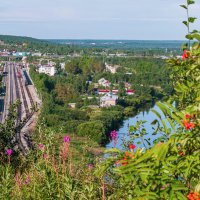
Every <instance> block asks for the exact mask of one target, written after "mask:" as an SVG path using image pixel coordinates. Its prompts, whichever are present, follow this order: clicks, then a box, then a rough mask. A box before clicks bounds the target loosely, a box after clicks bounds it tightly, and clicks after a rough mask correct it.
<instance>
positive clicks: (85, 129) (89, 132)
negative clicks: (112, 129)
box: [77, 121, 105, 142]
mask: <svg viewBox="0 0 200 200" xmlns="http://www.w3.org/2000/svg"><path fill="white" fill-rule="evenodd" d="M77 134H78V135H79V136H88V137H89V138H91V139H92V140H94V141H98V142H100V141H101V139H102V138H103V135H104V134H105V129H104V126H103V123H102V122H101V121H90V122H85V123H82V124H80V125H78V127H77Z"/></svg>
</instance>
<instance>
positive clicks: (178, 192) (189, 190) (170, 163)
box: [96, 1, 200, 200]
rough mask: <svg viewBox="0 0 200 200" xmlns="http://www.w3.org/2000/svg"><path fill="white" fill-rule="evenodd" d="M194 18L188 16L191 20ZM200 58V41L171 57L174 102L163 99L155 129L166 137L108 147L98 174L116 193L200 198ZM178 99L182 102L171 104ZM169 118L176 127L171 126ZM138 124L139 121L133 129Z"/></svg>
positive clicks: (119, 196)
mask: <svg viewBox="0 0 200 200" xmlns="http://www.w3.org/2000/svg"><path fill="white" fill-rule="evenodd" d="M192 3H193V1H187V5H184V6H182V7H184V8H185V9H188V6H189V5H190V4H192ZM193 21H194V20H192V19H191V18H188V23H193ZM197 38H198V37H195V39H197ZM190 39H191V38H190ZM185 54H186V55H185ZM199 58H200V46H199V42H198V43H194V44H193V46H192V48H191V49H190V51H185V52H184V55H183V59H182V61H181V60H179V59H176V58H175V59H171V60H169V61H168V63H169V65H170V69H171V71H172V75H171V79H172V82H173V86H174V89H175V94H174V96H172V97H171V99H170V100H169V102H166V103H158V104H157V105H158V106H159V107H160V110H161V111H162V115H161V114H160V113H158V112H156V111H154V113H155V114H156V115H157V117H158V118H159V119H160V121H161V122H160V123H159V122H158V121H157V120H155V121H154V122H153V124H157V128H156V130H155V134H156V133H157V132H161V133H162V135H163V136H162V137H161V138H160V142H159V143H157V144H155V145H153V146H152V147H150V148H148V149H140V148H138V149H137V150H136V151H135V152H134V151H133V150H132V149H127V151H126V152H121V151H119V150H116V149H111V150H108V151H107V153H108V154H109V155H110V156H109V158H108V159H107V160H106V161H105V162H104V163H103V164H102V163H101V164H100V165H99V168H97V170H96V175H97V176H98V177H101V176H106V177H108V180H110V181H108V184H109V185H112V186H113V188H114V189H113V190H114V192H113V195H111V197H110V198H111V199H116V198H117V199H180V200H182V199H199V198H200V197H199V194H200V187H199V185H200V174H199V171H200V157H199V155H200V135H199V131H200V124H199V122H200V113H199V108H200V104H199V94H200V87H199V86H200V85H199V77H200V71H199ZM174 101H176V102H177V103H178V106H177V108H174V106H173V104H171V103H173V102H174ZM163 115H164V117H163ZM166 122H167V123H168V124H169V126H171V128H167V126H166ZM137 130H138V129H137V126H136V127H131V130H130V131H133V132H136V131H137ZM141 133H143V132H141ZM158 141H159V140H158ZM126 148H127V147H126Z"/></svg>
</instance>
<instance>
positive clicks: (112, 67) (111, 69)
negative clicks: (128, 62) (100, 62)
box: [105, 63, 120, 74]
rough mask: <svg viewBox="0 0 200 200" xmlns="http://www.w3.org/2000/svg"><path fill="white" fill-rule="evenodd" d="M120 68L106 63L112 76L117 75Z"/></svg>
mask: <svg viewBox="0 0 200 200" xmlns="http://www.w3.org/2000/svg"><path fill="white" fill-rule="evenodd" d="M119 67H120V66H119V65H108V64H107V63H105V68H106V71H107V72H110V73H112V74H115V73H116V72H117V69H118V68H119Z"/></svg>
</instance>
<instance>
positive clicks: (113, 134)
mask: <svg viewBox="0 0 200 200" xmlns="http://www.w3.org/2000/svg"><path fill="white" fill-rule="evenodd" d="M110 136H111V138H112V140H115V139H117V136H118V134H117V132H116V131H112V132H111V133H110Z"/></svg>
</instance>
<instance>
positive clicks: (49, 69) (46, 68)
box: [38, 65, 56, 76]
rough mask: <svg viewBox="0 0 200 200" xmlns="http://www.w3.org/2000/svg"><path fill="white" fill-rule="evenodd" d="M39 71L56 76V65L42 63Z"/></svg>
mask: <svg viewBox="0 0 200 200" xmlns="http://www.w3.org/2000/svg"><path fill="white" fill-rule="evenodd" d="M38 72H39V73H44V74H47V75H49V76H54V75H55V73H56V70H55V67H54V66H51V65H40V66H39V68H38Z"/></svg>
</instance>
